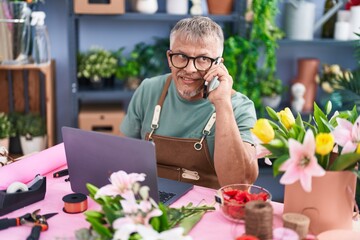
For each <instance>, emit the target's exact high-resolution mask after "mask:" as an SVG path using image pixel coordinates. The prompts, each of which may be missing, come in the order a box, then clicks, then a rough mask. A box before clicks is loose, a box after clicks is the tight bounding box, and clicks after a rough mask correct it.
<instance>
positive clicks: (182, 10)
mask: <svg viewBox="0 0 360 240" xmlns="http://www.w3.org/2000/svg"><path fill="white" fill-rule="evenodd" d="M188 9H189V1H188V0H166V13H168V14H179V15H181V14H187V13H188Z"/></svg>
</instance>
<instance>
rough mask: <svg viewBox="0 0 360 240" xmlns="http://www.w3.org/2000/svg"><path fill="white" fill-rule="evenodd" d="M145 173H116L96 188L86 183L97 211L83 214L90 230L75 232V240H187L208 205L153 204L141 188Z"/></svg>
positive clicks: (207, 208) (145, 189)
mask: <svg viewBox="0 0 360 240" xmlns="http://www.w3.org/2000/svg"><path fill="white" fill-rule="evenodd" d="M144 180H145V174H138V173H130V174H127V173H126V172H124V171H119V172H115V173H113V174H111V176H110V182H111V184H108V185H106V186H104V187H102V188H100V189H98V188H97V187H95V186H94V185H92V184H87V188H88V190H89V193H90V197H91V198H92V199H93V200H94V201H95V202H97V203H98V204H99V205H100V206H101V210H99V211H95V210H89V211H86V212H85V216H86V220H87V221H88V222H89V223H90V224H91V229H81V230H78V231H77V232H76V237H77V239H119V240H128V239H129V240H141V239H143V240H146V239H157V240H180V239H184V240H189V239H191V237H190V236H186V234H187V233H188V232H189V231H190V230H191V229H192V227H193V226H194V225H195V224H196V223H197V222H198V221H199V220H200V219H201V217H202V216H203V215H204V214H205V213H206V212H207V211H209V210H215V208H214V207H211V206H206V205H202V206H193V205H192V203H189V204H188V205H187V206H183V207H181V208H171V207H168V206H165V205H163V204H161V203H159V204H157V203H156V202H155V201H154V200H153V199H152V198H150V197H149V187H148V186H141V185H140V182H142V181H144Z"/></svg>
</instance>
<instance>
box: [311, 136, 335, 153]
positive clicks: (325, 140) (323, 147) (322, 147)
mask: <svg viewBox="0 0 360 240" xmlns="http://www.w3.org/2000/svg"><path fill="white" fill-rule="evenodd" d="M315 142H316V153H318V154H320V155H322V156H325V155H327V154H329V153H330V152H331V151H332V150H333V148H334V137H333V135H332V134H330V133H319V134H318V135H317V136H316V139H315Z"/></svg>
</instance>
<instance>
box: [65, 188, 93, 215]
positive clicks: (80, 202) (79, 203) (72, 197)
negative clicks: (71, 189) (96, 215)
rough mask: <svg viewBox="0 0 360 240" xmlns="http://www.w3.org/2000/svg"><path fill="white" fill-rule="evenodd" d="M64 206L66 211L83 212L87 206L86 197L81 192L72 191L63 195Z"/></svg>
mask: <svg viewBox="0 0 360 240" xmlns="http://www.w3.org/2000/svg"><path fill="white" fill-rule="evenodd" d="M62 200H63V201H64V208H63V211H64V212H66V213H72V214H74V213H81V212H84V211H85V210H86V209H87V207H88V204H87V197H86V195H84V194H82V193H72V194H68V195H66V196H64V197H63V199H62Z"/></svg>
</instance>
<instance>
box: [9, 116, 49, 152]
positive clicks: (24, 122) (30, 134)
mask: <svg viewBox="0 0 360 240" xmlns="http://www.w3.org/2000/svg"><path fill="white" fill-rule="evenodd" d="M16 129H17V132H18V134H19V136H20V144H21V149H22V152H23V154H24V155H27V154H30V153H32V152H38V151H41V150H44V149H45V148H46V122H45V119H44V118H43V117H42V116H41V115H40V114H36V113H26V114H21V115H19V116H18V118H17V122H16Z"/></svg>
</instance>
